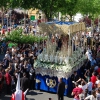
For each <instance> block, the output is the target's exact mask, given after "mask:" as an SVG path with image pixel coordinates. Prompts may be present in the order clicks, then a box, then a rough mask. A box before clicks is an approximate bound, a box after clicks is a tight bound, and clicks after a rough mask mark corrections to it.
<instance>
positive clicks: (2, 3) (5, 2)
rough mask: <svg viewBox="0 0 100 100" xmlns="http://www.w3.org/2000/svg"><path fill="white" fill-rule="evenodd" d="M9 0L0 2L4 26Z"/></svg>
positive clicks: (0, 0)
mask: <svg viewBox="0 0 100 100" xmlns="http://www.w3.org/2000/svg"><path fill="white" fill-rule="evenodd" d="M7 2H9V0H0V8H1V12H2V25H3V24H4V13H5V9H6V8H7V6H8V3H7Z"/></svg>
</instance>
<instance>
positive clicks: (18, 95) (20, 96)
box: [11, 75, 28, 100]
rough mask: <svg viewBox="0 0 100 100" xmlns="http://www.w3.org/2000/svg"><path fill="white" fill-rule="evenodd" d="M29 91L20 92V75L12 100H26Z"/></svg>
mask: <svg viewBox="0 0 100 100" xmlns="http://www.w3.org/2000/svg"><path fill="white" fill-rule="evenodd" d="M27 91H28V89H27V90H26V91H25V92H23V91H22V90H20V75H18V80H17V85H16V91H15V93H14V94H12V97H11V100H25V95H26V93H27Z"/></svg>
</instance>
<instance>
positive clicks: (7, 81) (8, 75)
mask: <svg viewBox="0 0 100 100" xmlns="http://www.w3.org/2000/svg"><path fill="white" fill-rule="evenodd" d="M5 72H6V74H5V80H6V87H7V94H9V93H11V76H10V74H9V70H8V69H6V70H5Z"/></svg>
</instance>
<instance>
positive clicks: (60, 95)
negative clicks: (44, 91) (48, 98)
mask: <svg viewBox="0 0 100 100" xmlns="http://www.w3.org/2000/svg"><path fill="white" fill-rule="evenodd" d="M64 91H65V83H64V82H63V80H62V78H60V82H59V84H58V89H57V94H58V100H64V98H63V96H64Z"/></svg>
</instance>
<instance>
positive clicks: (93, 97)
mask: <svg viewBox="0 0 100 100" xmlns="http://www.w3.org/2000/svg"><path fill="white" fill-rule="evenodd" d="M88 99H89V100H96V91H92V95H89V96H87V97H86V98H85V100H88Z"/></svg>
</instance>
